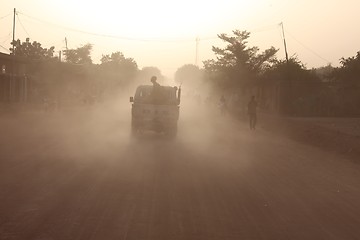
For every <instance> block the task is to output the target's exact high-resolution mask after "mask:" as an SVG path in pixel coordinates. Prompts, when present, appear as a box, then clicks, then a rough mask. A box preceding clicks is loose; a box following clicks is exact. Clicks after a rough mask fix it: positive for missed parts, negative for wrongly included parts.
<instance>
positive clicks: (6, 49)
mask: <svg viewBox="0 0 360 240" xmlns="http://www.w3.org/2000/svg"><path fill="white" fill-rule="evenodd" d="M0 47H1V48H2V49H4V50H6V51H7V52H9V53H10V50H9V49H7V48H6V47H4V46H2V45H0Z"/></svg>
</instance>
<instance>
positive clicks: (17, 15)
mask: <svg viewBox="0 0 360 240" xmlns="http://www.w3.org/2000/svg"><path fill="white" fill-rule="evenodd" d="M16 17H17V19H18V20H19V23H20V25H21V27H22V29H23V30H24V31H25V33H26V34H27V36H28V37H29V38H30V34H29V33H28V31H26V29H25V27H24V25H23V24H22V22H21V20H20V18H19V14H17V13H16Z"/></svg>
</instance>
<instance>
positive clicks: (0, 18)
mask: <svg viewBox="0 0 360 240" xmlns="http://www.w3.org/2000/svg"><path fill="white" fill-rule="evenodd" d="M11 14H12V13H9V14H7V15H5V16H3V17H0V20H2V19H4V18H7V17H8V16H10V15H11Z"/></svg>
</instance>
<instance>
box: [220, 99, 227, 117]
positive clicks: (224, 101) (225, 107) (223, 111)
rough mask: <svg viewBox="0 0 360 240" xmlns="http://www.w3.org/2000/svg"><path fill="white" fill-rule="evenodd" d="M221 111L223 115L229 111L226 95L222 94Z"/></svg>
mask: <svg viewBox="0 0 360 240" xmlns="http://www.w3.org/2000/svg"><path fill="white" fill-rule="evenodd" d="M219 107H220V112H221V114H222V115H225V114H226V111H227V103H226V99H225V97H224V95H221V98H220V102H219Z"/></svg>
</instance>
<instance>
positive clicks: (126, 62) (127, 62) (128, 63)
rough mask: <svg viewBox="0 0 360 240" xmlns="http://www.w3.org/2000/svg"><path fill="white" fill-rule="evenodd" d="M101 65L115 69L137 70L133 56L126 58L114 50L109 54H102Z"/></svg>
mask: <svg viewBox="0 0 360 240" xmlns="http://www.w3.org/2000/svg"><path fill="white" fill-rule="evenodd" d="M100 61H101V66H103V67H106V68H111V69H113V70H116V71H122V70H137V69H138V66H137V63H136V62H135V60H134V59H133V58H126V57H125V56H124V54H123V53H121V52H114V53H111V55H103V56H102V58H101V60H100Z"/></svg>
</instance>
